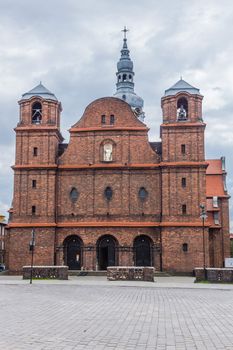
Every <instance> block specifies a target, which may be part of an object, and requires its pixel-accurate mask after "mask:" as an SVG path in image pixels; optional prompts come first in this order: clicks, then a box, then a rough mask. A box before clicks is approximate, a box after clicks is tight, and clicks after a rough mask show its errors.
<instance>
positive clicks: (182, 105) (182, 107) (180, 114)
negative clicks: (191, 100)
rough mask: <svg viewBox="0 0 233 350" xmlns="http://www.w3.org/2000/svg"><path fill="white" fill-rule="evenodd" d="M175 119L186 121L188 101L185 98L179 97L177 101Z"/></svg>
mask: <svg viewBox="0 0 233 350" xmlns="http://www.w3.org/2000/svg"><path fill="white" fill-rule="evenodd" d="M177 119H178V120H187V119H188V101H187V99H186V98H185V97H181V98H179V100H178V101H177Z"/></svg>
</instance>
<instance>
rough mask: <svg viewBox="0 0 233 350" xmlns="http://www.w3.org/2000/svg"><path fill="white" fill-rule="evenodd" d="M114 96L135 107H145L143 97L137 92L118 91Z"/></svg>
mask: <svg viewBox="0 0 233 350" xmlns="http://www.w3.org/2000/svg"><path fill="white" fill-rule="evenodd" d="M114 97H117V98H120V99H121V100H123V101H125V102H127V103H128V104H129V105H130V106H131V107H133V108H141V109H142V108H143V104H144V102H143V99H142V98H141V97H139V96H138V95H137V94H135V92H120V91H117V92H116V93H115V94H114Z"/></svg>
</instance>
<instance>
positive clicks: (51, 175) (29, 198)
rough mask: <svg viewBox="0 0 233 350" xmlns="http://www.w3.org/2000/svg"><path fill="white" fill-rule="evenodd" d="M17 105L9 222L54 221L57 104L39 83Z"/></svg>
mask: <svg viewBox="0 0 233 350" xmlns="http://www.w3.org/2000/svg"><path fill="white" fill-rule="evenodd" d="M19 106H20V120H19V123H18V124H17V127H16V128H15V132H16V159H15V165H14V167H13V169H14V181H15V187H14V188H15V190H14V199H13V214H12V222H44V223H47V222H54V220H55V217H54V215H55V214H54V213H55V176H56V168H57V156H58V146H59V143H61V142H62V140H63V138H62V136H61V133H60V113H61V110H62V108H61V104H60V102H58V100H57V98H56V96H55V95H54V94H53V93H52V92H50V91H49V90H48V89H46V88H45V87H44V86H43V85H42V84H41V83H40V84H39V85H38V86H36V87H35V88H34V89H32V90H30V91H29V92H27V93H25V94H23V95H22V98H21V100H20V101H19Z"/></svg>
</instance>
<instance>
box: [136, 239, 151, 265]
mask: <svg viewBox="0 0 233 350" xmlns="http://www.w3.org/2000/svg"><path fill="white" fill-rule="evenodd" d="M133 247H134V264H135V266H152V254H151V247H152V242H151V239H150V238H149V237H148V236H139V237H137V238H135V240H134V244H133Z"/></svg>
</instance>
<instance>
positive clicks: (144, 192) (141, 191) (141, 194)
mask: <svg viewBox="0 0 233 350" xmlns="http://www.w3.org/2000/svg"><path fill="white" fill-rule="evenodd" d="M138 196H139V199H140V200H141V201H142V202H144V201H145V200H146V199H147V197H148V192H147V190H146V189H145V187H141V188H140V189H139V191H138Z"/></svg>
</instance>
